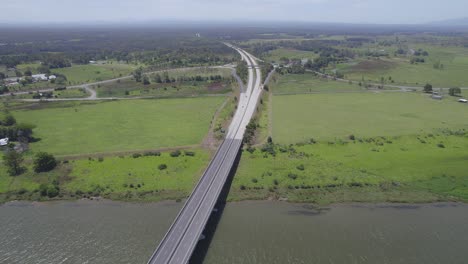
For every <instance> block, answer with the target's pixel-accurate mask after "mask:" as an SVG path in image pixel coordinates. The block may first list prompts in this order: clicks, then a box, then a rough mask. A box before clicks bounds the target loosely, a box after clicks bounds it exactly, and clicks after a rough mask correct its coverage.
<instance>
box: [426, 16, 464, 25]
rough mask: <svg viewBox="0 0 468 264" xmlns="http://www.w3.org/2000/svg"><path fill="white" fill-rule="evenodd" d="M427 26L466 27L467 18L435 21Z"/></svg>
mask: <svg viewBox="0 0 468 264" xmlns="http://www.w3.org/2000/svg"><path fill="white" fill-rule="evenodd" d="M429 24H432V25H442V26H468V17H463V18H455V19H447V20H442V21H435V22H431V23H429Z"/></svg>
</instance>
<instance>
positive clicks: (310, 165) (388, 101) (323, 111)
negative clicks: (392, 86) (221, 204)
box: [229, 73, 468, 204]
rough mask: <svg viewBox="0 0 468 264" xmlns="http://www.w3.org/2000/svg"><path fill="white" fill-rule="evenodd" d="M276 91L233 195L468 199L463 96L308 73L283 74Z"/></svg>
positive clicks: (263, 111)
mask: <svg viewBox="0 0 468 264" xmlns="http://www.w3.org/2000/svg"><path fill="white" fill-rule="evenodd" d="M270 87H271V90H270V92H269V93H270V96H264V102H263V104H264V105H266V106H268V105H269V104H270V106H271V108H272V109H271V110H268V107H264V108H260V111H261V112H260V113H259V114H257V116H258V117H259V119H258V124H259V127H258V128H257V137H258V139H257V142H258V143H261V144H260V145H254V146H253V147H250V148H248V149H245V150H244V151H243V153H242V157H241V161H240V165H239V168H238V170H237V172H236V175H235V177H234V178H233V184H232V188H231V192H230V194H229V200H243V199H281V200H288V201H294V202H312V203H317V204H329V203H336V202H431V201H439V200H461V201H468V188H467V186H468V177H467V176H466V173H465V172H466V170H467V169H468V165H467V164H468V162H467V161H468V152H467V151H466V149H467V147H468V132H467V131H468V122H467V121H466V120H465V118H463V117H464V116H466V115H467V114H468V108H467V105H466V104H461V103H458V102H457V99H458V97H450V96H446V97H445V98H444V99H443V100H440V101H439V100H433V99H431V98H430V96H429V95H427V94H423V93H421V92H400V91H378V90H377V91H373V92H371V91H366V90H365V89H361V90H359V88H360V87H359V86H357V85H350V84H347V83H343V82H336V81H330V80H323V79H321V78H320V79H318V78H317V77H315V76H314V75H312V74H307V73H306V74H289V75H288V74H285V75H276V77H275V79H274V80H273V83H271V84H270ZM356 88H358V89H356ZM348 89H349V90H348ZM344 91H348V92H344ZM311 92H312V93H313V94H310V93H311ZM287 93H289V94H293V95H282V94H287ZM268 99H271V100H272V101H271V100H268ZM267 130H271V132H267ZM266 133H270V135H271V136H272V140H273V143H265V141H264V138H265V136H264V135H265V134H266Z"/></svg>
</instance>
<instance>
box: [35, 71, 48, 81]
mask: <svg viewBox="0 0 468 264" xmlns="http://www.w3.org/2000/svg"><path fill="white" fill-rule="evenodd" d="M31 77H32V78H33V79H34V81H47V80H48V78H47V76H46V75H45V74H43V73H42V74H33V75H32V76H31Z"/></svg>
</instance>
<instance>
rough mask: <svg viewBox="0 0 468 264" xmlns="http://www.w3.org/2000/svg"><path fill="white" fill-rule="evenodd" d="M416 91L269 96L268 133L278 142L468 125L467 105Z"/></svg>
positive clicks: (287, 142)
mask: <svg viewBox="0 0 468 264" xmlns="http://www.w3.org/2000/svg"><path fill="white" fill-rule="evenodd" d="M455 100H456V99H455V98H447V99H445V100H442V101H437V100H433V99H430V98H429V96H428V95H426V94H421V93H400V92H387V93H384V92H381V93H353V94H317V95H285V96H274V99H273V137H274V140H275V141H276V142H278V143H282V144H289V143H297V142H301V141H305V140H308V139H310V138H315V139H319V140H333V139H334V138H344V137H347V136H349V135H351V134H353V135H355V136H362V137H373V136H399V135H414V134H418V133H421V132H427V133H431V132H434V131H436V130H438V129H468V123H467V121H466V119H465V118H463V116H466V115H467V114H468V107H467V106H466V105H465V104H460V103H457V102H456V101H455Z"/></svg>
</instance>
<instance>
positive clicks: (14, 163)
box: [3, 150, 24, 176]
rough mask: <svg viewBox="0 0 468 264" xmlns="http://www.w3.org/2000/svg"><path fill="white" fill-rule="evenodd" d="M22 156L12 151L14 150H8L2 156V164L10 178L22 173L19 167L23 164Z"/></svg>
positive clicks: (21, 168)
mask: <svg viewBox="0 0 468 264" xmlns="http://www.w3.org/2000/svg"><path fill="white" fill-rule="evenodd" d="M23 160H24V159H23V155H21V154H20V153H18V152H16V151H14V150H9V151H7V153H6V154H5V156H3V162H4V163H5V165H6V166H7V168H8V173H9V174H10V175H11V176H16V175H19V174H21V172H22V171H23V167H21V163H22V162H23Z"/></svg>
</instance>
